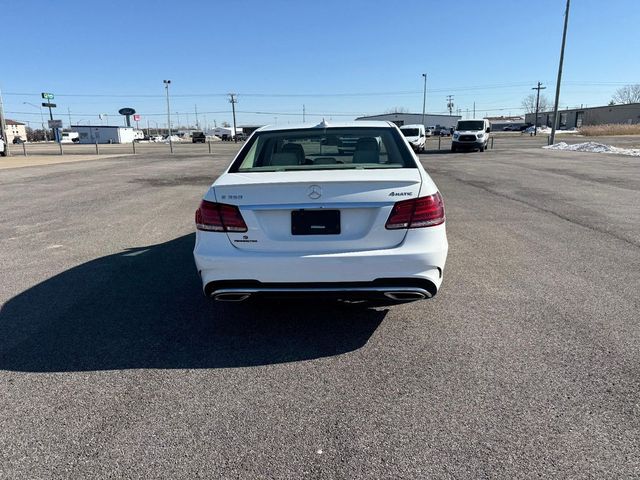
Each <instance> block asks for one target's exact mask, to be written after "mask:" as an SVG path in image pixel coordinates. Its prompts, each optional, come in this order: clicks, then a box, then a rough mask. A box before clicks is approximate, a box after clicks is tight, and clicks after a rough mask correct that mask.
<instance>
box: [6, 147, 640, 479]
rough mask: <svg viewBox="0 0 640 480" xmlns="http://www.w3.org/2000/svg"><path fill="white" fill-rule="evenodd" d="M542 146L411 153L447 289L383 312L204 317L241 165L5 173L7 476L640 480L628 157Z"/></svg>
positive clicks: (148, 158) (639, 208)
mask: <svg viewBox="0 0 640 480" xmlns="http://www.w3.org/2000/svg"><path fill="white" fill-rule="evenodd" d="M502 138H505V139H506V140H503V141H501V139H502ZM561 140H564V138H561ZM432 141H434V140H432ZM581 141H584V139H582V140H581ZM633 142H637V138H635V139H633V140H632V141H630V143H633ZM544 143H545V139H544V138H537V139H531V138H526V139H520V138H519V136H518V137H516V136H506V137H499V138H498V139H497V140H496V149H495V150H489V151H487V152H484V153H457V154H451V153H448V152H446V151H445V150H443V152H442V153H437V152H431V153H428V154H425V155H421V160H422V161H423V163H424V165H425V167H426V169H427V171H429V172H430V173H431V174H432V176H433V178H434V180H435V181H436V183H437V184H438V186H439V188H440V190H441V191H442V192H443V195H444V198H445V202H446V208H447V228H448V235H449V242H450V251H449V257H448V262H447V267H446V270H445V280H444V283H443V287H442V290H441V291H440V293H439V294H438V295H437V296H436V297H435V298H434V299H432V300H429V301H424V302H418V303H412V304H406V305H400V306H395V307H390V308H377V309H362V308H346V307H341V306H338V305H334V304H325V303H320V302H314V303H296V304H293V305H290V304H286V303H283V302H280V303H271V304H267V305H261V306H258V307H256V306H252V305H250V304H247V305H244V304H231V305H230V304H214V303H211V302H210V301H208V300H206V299H205V298H203V296H202V295H201V292H200V285H199V280H198V278H197V276H196V272H195V268H194V266H193V261H192V256H191V250H192V247H193V240H194V233H193V231H194V227H193V212H194V210H195V208H196V206H197V204H198V201H199V199H200V198H201V196H202V194H203V193H204V191H205V190H206V188H207V186H208V185H209V184H210V183H211V182H212V181H213V179H214V178H215V177H216V175H217V174H219V173H220V172H221V171H222V169H223V168H224V167H226V165H227V164H228V162H229V160H230V158H231V155H233V153H234V151H235V149H236V148H237V146H236V145H234V144H232V143H224V144H223V143H217V144H215V145H214V147H213V152H212V154H211V155H210V154H209V153H208V151H206V148H207V146H204V145H193V146H187V145H180V146H179V147H180V148H179V149H178V150H177V153H176V154H175V155H170V154H168V152H167V150H166V149H161V148H151V146H149V149H148V150H146V151H144V149H141V151H140V152H139V153H138V154H137V155H135V156H127V157H115V158H106V159H97V160H91V161H80V162H74V163H60V164H55V165H44V166H34V167H26V168H15V169H5V170H1V171H0V184H1V188H0V217H1V218H2V219H3V220H2V222H1V223H0V260H1V261H0V272H1V279H2V282H0V305H1V309H0V478H12V479H13V478H80V477H132V478H133V477H137V478H160V477H164V478H175V477H191V478H193V477H212V478H291V479H297V478H407V479H415V478H461V479H462V478H465V479H466V478H505V479H507V478H508V479H512V478H637V477H640V400H639V399H640V325H639V323H638V319H639V318H640V301H639V296H638V292H639V291H640V288H639V287H640V227H639V225H640V158H638V157H623V156H615V155H607V154H593V153H578V152H558V151H548V150H543V149H540V148H539V146H540V145H541V144H544ZM434 148H435V147H434Z"/></svg>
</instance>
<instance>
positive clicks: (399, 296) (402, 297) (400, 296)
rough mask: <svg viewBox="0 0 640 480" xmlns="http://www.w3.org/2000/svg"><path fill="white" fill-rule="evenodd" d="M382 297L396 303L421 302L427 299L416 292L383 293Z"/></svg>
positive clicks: (422, 294)
mask: <svg viewBox="0 0 640 480" xmlns="http://www.w3.org/2000/svg"><path fill="white" fill-rule="evenodd" d="M384 296H385V297H387V298H390V299H391V300H395V301H396V302H411V301H414V300H423V299H425V298H427V295H425V294H424V293H422V292H416V291H411V290H407V291H393V292H384Z"/></svg>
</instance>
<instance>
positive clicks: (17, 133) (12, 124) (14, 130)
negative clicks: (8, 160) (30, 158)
mask: <svg viewBox="0 0 640 480" xmlns="http://www.w3.org/2000/svg"><path fill="white" fill-rule="evenodd" d="M5 124H6V129H5V133H6V134H7V142H9V143H13V139H14V138H16V137H20V140H23V141H26V140H27V129H26V127H25V126H24V123H20V122H16V121H15V120H10V119H8V118H7V119H6V120H5Z"/></svg>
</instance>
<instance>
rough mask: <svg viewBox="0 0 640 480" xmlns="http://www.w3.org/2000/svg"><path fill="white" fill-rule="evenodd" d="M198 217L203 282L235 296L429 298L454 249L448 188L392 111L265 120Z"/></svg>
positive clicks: (212, 290) (215, 292) (222, 295)
mask: <svg viewBox="0 0 640 480" xmlns="http://www.w3.org/2000/svg"><path fill="white" fill-rule="evenodd" d="M344 145H350V146H352V148H348V149H347V148H344ZM339 146H342V147H341V148H338V147H339ZM196 228H197V232H196V244H195V250H194V258H195V263H196V266H197V269H198V273H199V274H200V277H201V279H202V284H203V288H204V293H205V295H207V296H209V297H211V298H214V299H216V300H226V301H241V300H245V299H248V298H250V297H261V296H284V297H291V296H299V295H301V296H308V295H311V296H321V297H323V296H326V297H334V298H338V299H342V300H346V301H351V300H384V301H386V302H387V303H389V302H391V303H392V302H408V301H412V300H420V299H424V298H430V297H433V296H434V295H435V294H436V292H437V291H438V288H439V287H440V284H441V283H442V274H443V269H444V264H445V260H446V257H447V249H448V244H447V235H446V231H445V214H444V203H443V200H442V196H441V195H440V192H439V191H438V188H437V187H436V185H435V184H434V183H433V180H431V178H430V177H429V175H428V174H427V173H426V172H425V170H424V169H423V168H422V166H421V165H420V162H419V161H418V158H417V157H416V155H415V154H414V153H413V151H412V149H411V147H410V146H409V144H408V143H407V141H406V140H405V138H404V136H403V135H402V133H401V132H400V130H399V129H398V127H396V126H395V125H394V124H392V123H389V122H364V121H363V122H351V123H340V124H327V123H326V122H324V121H323V122H322V123H320V124H319V125H316V126H313V127H310V126H298V127H293V126H291V127H289V126H287V127H281V126H268V127H263V128H260V129H259V130H257V131H256V132H254V133H253V135H252V136H251V137H250V138H249V139H248V140H247V142H246V143H245V145H244V146H243V147H242V149H241V150H240V151H239V152H238V154H237V155H236V157H235V158H234V160H233V162H232V163H231V165H230V166H229V167H228V168H227V170H226V171H225V172H224V173H223V174H222V175H221V176H220V177H219V178H218V179H217V180H216V181H215V182H214V183H213V185H212V186H211V187H210V188H209V190H208V191H207V193H206V194H205V196H204V199H203V200H202V203H201V204H200V207H199V208H198V209H197V211H196Z"/></svg>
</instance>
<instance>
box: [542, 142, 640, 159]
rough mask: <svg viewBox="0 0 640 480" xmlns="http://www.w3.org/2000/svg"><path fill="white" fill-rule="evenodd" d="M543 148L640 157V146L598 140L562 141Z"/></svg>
mask: <svg viewBox="0 0 640 480" xmlns="http://www.w3.org/2000/svg"><path fill="white" fill-rule="evenodd" d="M542 148H546V149H549V150H565V151H569V152H592V153H615V154H617V155H631V156H633V157H640V148H620V147H614V146H613V145H605V144H604V143H596V142H583V143H574V144H573V145H569V144H567V143H566V142H560V143H554V144H553V145H548V146H546V147H542Z"/></svg>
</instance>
